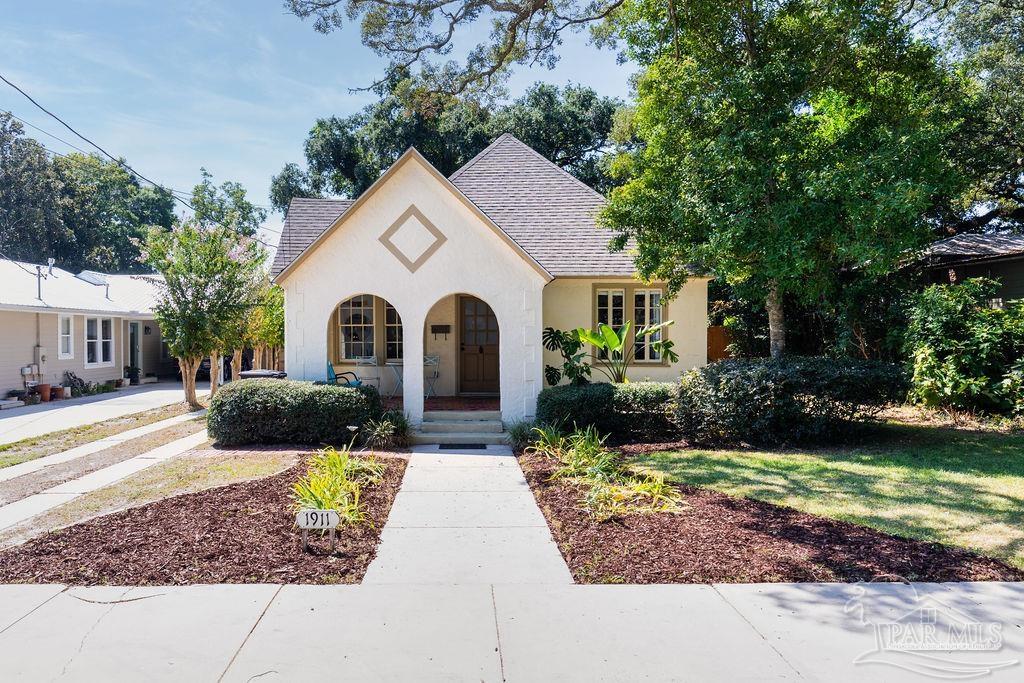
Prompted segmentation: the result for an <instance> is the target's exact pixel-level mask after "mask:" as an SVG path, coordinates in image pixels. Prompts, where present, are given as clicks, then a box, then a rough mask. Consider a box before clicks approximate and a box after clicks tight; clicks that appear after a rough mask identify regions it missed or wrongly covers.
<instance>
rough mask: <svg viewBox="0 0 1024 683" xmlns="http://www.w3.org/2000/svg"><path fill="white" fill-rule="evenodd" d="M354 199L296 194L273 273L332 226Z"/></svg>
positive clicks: (278, 270) (283, 266)
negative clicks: (300, 196) (304, 197)
mask: <svg viewBox="0 0 1024 683" xmlns="http://www.w3.org/2000/svg"><path fill="white" fill-rule="evenodd" d="M352 202H353V200H351V199H303V198H299V197H296V198H295V199H293V200H292V201H291V203H290V204H289V205H288V216H287V217H285V219H284V228H283V229H282V231H281V241H280V242H278V244H277V252H276V253H275V254H274V263H273V265H271V267H270V275H271V277H277V275H278V274H279V273H280V272H281V271H282V270H284V269H285V268H287V267H288V264H289V263H291V262H292V261H294V260H295V259H296V258H298V256H299V254H301V253H302V252H303V251H304V250H305V249H306V247H308V246H309V245H310V244H312V243H313V241H314V240H315V239H316V238H317V237H319V236H320V234H321V233H322V232H323V231H324V230H326V229H327V228H329V227H331V225H332V224H333V223H334V221H335V220H337V218H338V216H340V215H341V214H343V213H344V212H345V210H346V209H348V207H350V206H352Z"/></svg>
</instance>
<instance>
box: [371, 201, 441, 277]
mask: <svg viewBox="0 0 1024 683" xmlns="http://www.w3.org/2000/svg"><path fill="white" fill-rule="evenodd" d="M379 239H380V242H381V244H383V245H384V246H385V247H386V248H387V250H388V251H390V252H391V253H392V254H393V255H394V257H395V258H397V259H398V260H399V261H401V262H402V265H404V266H405V267H406V268H408V269H409V272H410V273H415V272H416V271H417V270H419V267H420V266H422V265H423V264H424V263H426V262H427V259H429V258H430V257H431V256H433V255H434V252H435V251H437V250H438V249H440V248H441V245H442V244H444V243H445V242H447V241H448V238H447V237H445V236H444V233H442V232H441V231H440V230H438V229H437V226H436V225H434V224H433V223H431V222H430V219H428V218H427V217H426V216H424V215H423V212H422V211H420V210H419V209H417V208H416V206H415V205H414V204H412V205H410V206H409V208H408V209H406V210H405V211H404V212H402V215H401V216H399V217H398V220H396V221H395V222H394V223H392V224H391V227H389V228H388V229H387V230H385V231H384V234H383V235H381V236H380V238H379Z"/></svg>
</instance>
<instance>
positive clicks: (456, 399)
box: [384, 396, 501, 410]
mask: <svg viewBox="0 0 1024 683" xmlns="http://www.w3.org/2000/svg"><path fill="white" fill-rule="evenodd" d="M384 405H386V406H387V407H388V408H394V409H396V410H401V409H402V397H401V396H395V397H394V398H385V399H384ZM423 409H424V410H501V400H500V399H499V398H498V397H497V396H431V397H430V398H426V399H424V400H423Z"/></svg>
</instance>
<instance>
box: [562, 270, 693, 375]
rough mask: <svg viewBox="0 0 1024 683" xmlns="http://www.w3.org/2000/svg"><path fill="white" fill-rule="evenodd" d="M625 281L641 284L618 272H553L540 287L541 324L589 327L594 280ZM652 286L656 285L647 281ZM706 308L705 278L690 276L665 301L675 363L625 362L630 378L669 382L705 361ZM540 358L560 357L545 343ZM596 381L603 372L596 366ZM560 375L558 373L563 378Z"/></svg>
mask: <svg viewBox="0 0 1024 683" xmlns="http://www.w3.org/2000/svg"><path fill="white" fill-rule="evenodd" d="M598 285H600V286H604V285H609V286H612V287H614V286H616V285H623V286H625V285H629V286H636V287H646V285H641V284H640V283H638V282H637V281H636V280H629V279H623V278H596V279H589V278H558V279H555V280H553V281H552V282H550V283H548V286H547V287H546V288H545V289H544V325H543V327H554V328H555V329H559V330H571V329H575V328H577V327H586V328H589V329H594V327H595V326H596V321H595V320H594V294H593V292H594V288H595V286H598ZM651 286H652V287H655V286H657V285H651ZM707 314H708V281H707V280H706V279H704V278H692V279H690V281H688V282H687V283H686V284H685V285H684V286H683V288H682V290H681V291H680V292H679V293H678V294H677V295H676V296H675V297H674V298H673V299H672V300H670V301H669V302H668V305H667V311H666V312H665V320H672V321H674V324H673V325H671V326H670V327H669V328H668V329H667V331H666V334H667V337H668V339H670V340H672V342H673V343H674V346H673V350H674V351H675V352H676V353H677V354H678V355H679V360H678V361H677V362H676V363H672V364H668V363H664V364H663V363H636V364H634V365H633V366H632V367H631V368H630V372H629V378H630V380H632V381H634V382H639V381H642V380H652V381H656V382H673V381H675V380H677V379H678V378H679V374H680V373H681V372H684V371H686V370H689V369H690V368H694V367H699V366H702V365H706V364H707V327H708V326H707ZM544 364H545V365H554V366H556V367H560V366H561V365H562V357H561V355H559V353H558V352H557V351H548V350H547V349H544ZM593 378H594V380H595V381H600V380H603V379H604V377H603V375H601V374H600V373H599V372H598V371H597V370H596V369H595V370H594V375H593ZM564 381H565V380H564V379H563V382H564Z"/></svg>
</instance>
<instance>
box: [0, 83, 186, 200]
mask: <svg viewBox="0 0 1024 683" xmlns="http://www.w3.org/2000/svg"><path fill="white" fill-rule="evenodd" d="M0 81H3V82H4V83H6V84H7V85H9V86H11V87H12V88H14V89H15V90H17V91H18V92H19V93H21V94H22V95H23V96H24V97H25V99H27V100H28V101H29V102H31V103H32V104H34V105H35V106H36V107H38V108H39V109H40V111H42V112H43V113H45V114H46V115H47V116H49V117H50V118H52V119H53V120H55V121H56V122H57V123H59V124H60V125H62V126H64V127H65V128H67V129H68V130H69V131H71V132H72V133H74V134H75V135H76V136H77V137H79V138H81V139H82V140H84V141H85V142H87V143H89V144H90V145H92V146H93V147H95V148H96V149H98V150H99V151H100V152H102V153H103V154H105V155H106V156H107V157H108V158H109V159H110V160H111V161H113V162H114V163H115V164H118V165H120V166H122V167H124V168H125V170H127V171H129V172H131V173H133V174H135V175H136V176H137V177H138V178H140V179H142V180H144V181H145V182H147V183H149V184H150V185H152V186H153V187H158V188H160V189H161V190H164V191H165V192H166V191H167V189H166V188H165V187H164V186H163V185H161V184H159V183H156V182H153V181H152V180H150V179H149V178H147V177H146V176H144V175H142V174H141V173H139V172H138V171H136V170H135V169H134V168H132V167H131V166H129V165H128V164H127V163H126V162H125V161H124V160H123V159H118V158H117V157H115V156H114V155H113V154H111V153H110V152H108V151H107V150H105V149H103V148H102V147H100V146H99V145H97V144H96V143H95V142H93V141H92V140H90V139H89V138H87V137H85V136H84V135H82V134H81V133H79V132H78V131H77V130H75V129H74V128H72V127H71V126H70V125H69V124H68V123H67V122H66V121H65V120H64V119H62V118H61V117H59V116H57V115H56V114H54V113H53V112H52V111H50V110H49V109H47V108H46V107H44V106H43V105H41V104H39V103H38V102H37V101H36V100H35V99H34V98H33V97H32V96H31V95H29V94H28V93H27V92H25V91H24V90H22V89H21V88H19V87H18V86H17V85H15V84H14V83H11V82H10V81H9V80H7V78H6V77H5V76H4V75H3V74H0ZM171 196H172V197H174V198H175V199H177V200H178V201H179V202H181V203H182V204H184V205H185V206H187V207H188V208H190V209H192V210H193V211H195V210H196V209H195V207H194V206H192V205H191V204H190V203H188V202H187V201H185V200H184V199H182V198H181V197H177V196H175V195H174V194H173V193H172V195H171Z"/></svg>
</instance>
